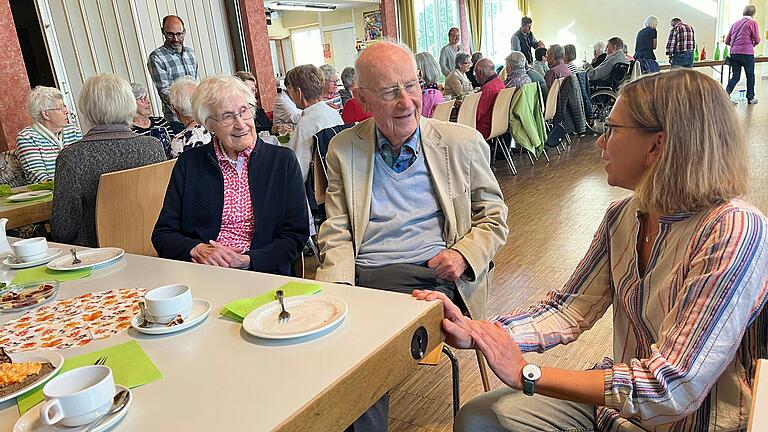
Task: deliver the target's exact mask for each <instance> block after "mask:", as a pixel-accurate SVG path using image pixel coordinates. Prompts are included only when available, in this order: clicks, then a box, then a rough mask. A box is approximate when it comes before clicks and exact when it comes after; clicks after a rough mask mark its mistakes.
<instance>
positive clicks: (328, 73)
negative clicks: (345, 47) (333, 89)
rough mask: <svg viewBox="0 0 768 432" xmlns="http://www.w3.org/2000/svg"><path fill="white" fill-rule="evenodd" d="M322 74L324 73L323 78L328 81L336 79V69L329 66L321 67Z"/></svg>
mask: <svg viewBox="0 0 768 432" xmlns="http://www.w3.org/2000/svg"><path fill="white" fill-rule="evenodd" d="M320 72H322V73H323V76H324V77H325V79H327V80H329V79H334V77H335V76H336V68H335V67H333V66H332V65H329V64H324V65H322V66H320Z"/></svg>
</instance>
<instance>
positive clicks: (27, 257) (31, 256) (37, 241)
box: [11, 237, 48, 262]
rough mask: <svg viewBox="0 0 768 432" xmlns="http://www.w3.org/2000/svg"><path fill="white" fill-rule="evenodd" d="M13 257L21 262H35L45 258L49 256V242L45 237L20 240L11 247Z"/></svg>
mask: <svg viewBox="0 0 768 432" xmlns="http://www.w3.org/2000/svg"><path fill="white" fill-rule="evenodd" d="M11 248H12V249H13V255H14V256H15V257H16V258H18V259H19V260H21V261H25V262H28V261H34V260H38V259H40V258H45V256H46V255H47V254H48V242H47V241H46V240H45V237H34V238H30V239H24V240H19V241H17V242H16V243H14V244H13V246H11Z"/></svg>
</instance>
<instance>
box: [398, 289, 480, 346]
mask: <svg viewBox="0 0 768 432" xmlns="http://www.w3.org/2000/svg"><path fill="white" fill-rule="evenodd" d="M411 295H412V296H414V297H416V298H417V299H419V300H426V301H433V300H439V301H441V302H442V303H443V315H444V316H445V319H443V322H442V327H443V332H444V333H445V342H446V343H447V344H448V345H450V346H452V347H454V348H460V349H469V348H474V342H473V341H472V338H471V337H470V335H469V326H468V324H467V323H468V322H470V321H471V320H470V319H469V318H467V317H465V316H464V315H463V314H462V313H461V310H459V308H458V306H456V305H455V304H453V302H452V301H451V299H449V298H448V297H447V296H446V295H445V294H443V293H441V292H438V291H429V290H414V291H413V293H411Z"/></svg>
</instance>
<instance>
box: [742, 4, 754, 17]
mask: <svg viewBox="0 0 768 432" xmlns="http://www.w3.org/2000/svg"><path fill="white" fill-rule="evenodd" d="M756 13H757V9H756V8H755V5H746V6H744V13H743V14H742V15H744V16H750V17H754V16H755V14H756Z"/></svg>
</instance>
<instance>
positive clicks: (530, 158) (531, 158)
mask: <svg viewBox="0 0 768 432" xmlns="http://www.w3.org/2000/svg"><path fill="white" fill-rule="evenodd" d="M526 153H528V160H530V161H531V165H536V164H535V163H534V162H533V153H531V152H530V151H528V150H526Z"/></svg>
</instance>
